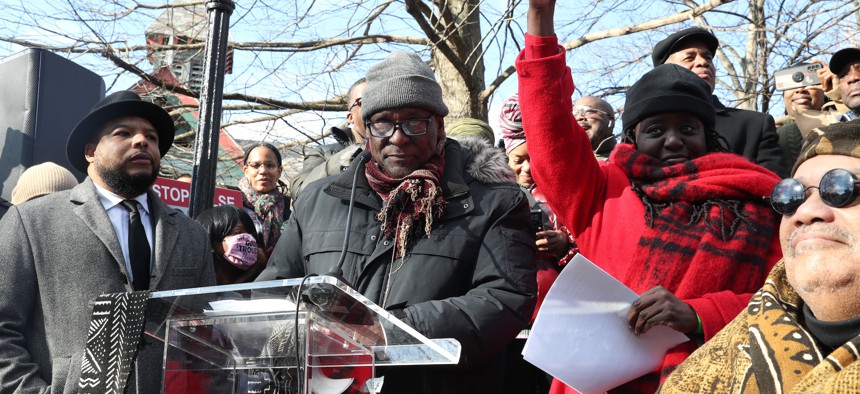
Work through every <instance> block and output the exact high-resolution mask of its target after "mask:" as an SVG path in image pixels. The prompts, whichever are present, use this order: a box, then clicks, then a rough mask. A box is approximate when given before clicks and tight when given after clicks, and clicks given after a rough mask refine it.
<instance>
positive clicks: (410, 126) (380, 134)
mask: <svg viewBox="0 0 860 394" xmlns="http://www.w3.org/2000/svg"><path fill="white" fill-rule="evenodd" d="M431 120H433V115H430V117H429V118H427V119H406V120H404V121H402V122H392V121H389V120H380V121H376V122H366V123H365V126H367V130H369V131H370V135H371V136H374V137H376V138H388V137H391V136H392V135H393V134H394V129H396V128H397V127H398V126H400V130H403V133H404V134H406V135H408V136H410V137H412V136H417V135H423V134H425V133H427V128H428V127H430V121H431Z"/></svg>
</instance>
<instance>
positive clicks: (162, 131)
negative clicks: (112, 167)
mask: <svg viewBox="0 0 860 394" xmlns="http://www.w3.org/2000/svg"><path fill="white" fill-rule="evenodd" d="M123 116H139V117H141V118H144V119H146V120H148V121H149V122H150V123H152V126H153V127H155V129H156V130H157V131H158V150H159V152H161V156H162V157H164V154H165V153H167V151H168V150H170V146H171V145H173V138H174V137H176V129H175V128H174V126H173V119H172V118H171V117H170V114H168V113H167V111H165V110H164V108H161V107H159V106H158V105H156V104H153V103H150V102H149V101H144V100H142V99H141V98H140V96H138V95H137V93H134V92H132V91H128V90H122V91H119V92H116V93H112V94H109V95H108V96H106V97H105V98H103V99H101V101H99V102H98V103H96V105H94V106H93V108H92V109H91V110H90V112H89V113H88V114H87V116H84V118H83V119H81V121H80V122H78V125H77V126H75V128H74V129H73V130H72V134H70V135H69V140H68V142H67V143H66V157H68V158H69V161H70V162H71V163H72V165H73V166H75V168H77V169H78V170H80V171H81V172H83V173H86V172H87V166H88V165H89V162H87V159H86V158H85V157H84V149H85V147H86V145H87V144H88V143H90V142H91V141H92V137H93V135H94V134H95V133H97V132H98V131H99V129H100V128H101V127H102V126H103V125H104V124H105V123H106V122H108V121H109V120H111V119H116V118H121V117H123Z"/></svg>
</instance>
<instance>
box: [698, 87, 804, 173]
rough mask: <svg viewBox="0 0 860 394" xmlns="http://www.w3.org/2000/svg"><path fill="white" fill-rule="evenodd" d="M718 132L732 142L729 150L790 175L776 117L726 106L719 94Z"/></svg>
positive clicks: (769, 168)
mask: <svg viewBox="0 0 860 394" xmlns="http://www.w3.org/2000/svg"><path fill="white" fill-rule="evenodd" d="M713 98H714V108H715V109H716V110H717V124H716V128H717V132H718V133H720V135H722V136H723V137H724V138H725V139H726V140H727V141H728V143H729V151H730V152H733V153H736V154H739V155H741V156H743V157H746V158H748V159H750V160H752V162H753V163H756V164H758V165H760V166H762V167H764V168H767V169H768V170H771V171H773V172H775V173H776V174H777V175H779V176H781V177H786V176H788V165H787V164H786V163H785V159H784V157H783V154H782V149H780V147H779V136H778V135H777V134H776V125H775V124H774V122H773V117H772V116H770V115H768V114H764V113H761V112H755V111H748V110H745V109H737V108H726V106H725V105H723V104H722V103H721V102H720V100H719V99H717V96H713Z"/></svg>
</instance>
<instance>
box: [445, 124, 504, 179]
mask: <svg viewBox="0 0 860 394" xmlns="http://www.w3.org/2000/svg"><path fill="white" fill-rule="evenodd" d="M449 138H451V139H453V140H455V141H457V142H458V143H460V145H461V146H462V147H463V148H465V149H466V151H468V152H469V153H471V156H470V157H469V159H468V160H467V161H466V173H468V174H469V175H470V176H472V177H473V178H475V179H476V180H477V181H478V182H481V183H508V182H516V181H517V177H516V175H515V174H514V171H513V170H512V169H511V167H509V166H508V159H507V157H505V154H504V152H502V150H501V149H498V148H496V147H494V146H492V145H490V144H488V143H487V141H485V140H484V139H483V138H481V137H472V136H462V137H449Z"/></svg>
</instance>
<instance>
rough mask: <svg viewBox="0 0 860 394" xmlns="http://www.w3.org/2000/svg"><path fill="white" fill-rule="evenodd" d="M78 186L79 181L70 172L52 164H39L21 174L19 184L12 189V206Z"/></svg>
mask: <svg viewBox="0 0 860 394" xmlns="http://www.w3.org/2000/svg"><path fill="white" fill-rule="evenodd" d="M77 185H78V180H77V179H75V176H74V175H72V173H71V172H70V171H69V170H67V169H65V168H63V167H60V166H59V165H57V164H55V163H52V162H45V163H42V164H37V165H35V166H32V167H30V168H28V169H27V170H26V171H24V172H22V173H21V176H20V177H19V178H18V184H17V185H15V188H14V189H12V204H13V205H18V204H21V203H23V202H26V201H30V200H32V199H34V198H36V197H41V196H44V195H46V194H51V193H53V192H58V191H60V190H68V189H71V188H73V187H75V186H77Z"/></svg>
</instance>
